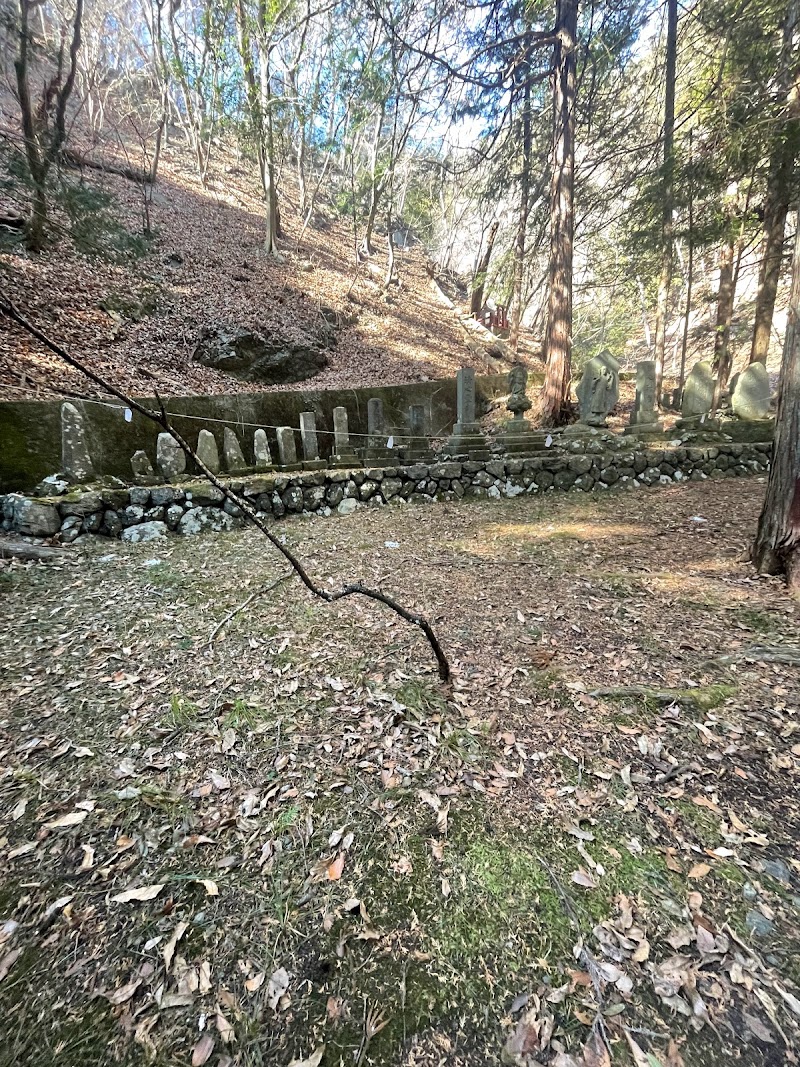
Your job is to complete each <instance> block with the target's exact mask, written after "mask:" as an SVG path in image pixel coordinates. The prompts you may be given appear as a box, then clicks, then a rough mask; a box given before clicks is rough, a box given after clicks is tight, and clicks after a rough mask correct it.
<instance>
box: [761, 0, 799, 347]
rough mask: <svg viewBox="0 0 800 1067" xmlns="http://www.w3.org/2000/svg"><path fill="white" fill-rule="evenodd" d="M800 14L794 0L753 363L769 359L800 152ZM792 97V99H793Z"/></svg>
mask: <svg viewBox="0 0 800 1067" xmlns="http://www.w3.org/2000/svg"><path fill="white" fill-rule="evenodd" d="M799 14H800V4H799V3H798V2H797V0H792V2H791V3H790V4H789V8H788V10H787V12H786V21H785V22H784V25H783V43H782V45H781V55H780V67H779V76H778V86H779V88H778V92H779V93H780V94H781V96H782V98H783V101H784V102H785V103H787V104H788V105H789V106H788V114H786V115H785V116H781V118H782V119H783V122H781V124H780V126H779V128H778V130H777V131H776V133H775V134H774V141H773V150H772V156H771V158H770V165H769V177H768V179H767V195H766V200H765V202H764V242H763V245H762V247H761V266H760V267H759V271H758V293H757V295H756V310H755V323H754V326H753V344H752V347H751V349H750V362H751V363H766V362H767V355H768V354H769V341H770V334H771V333H772V316H773V313H774V311H775V297H776V295H777V292H778V282H779V281H780V276H781V266H782V263H783V235H784V230H785V228H786V216H787V214H788V211H789V202H790V200H791V196H792V178H793V174H794V167H795V159H796V157H797V155H798V153H799V152H800V115H798V113H797V112H798V107H800V99H798V94H799V93H800V86H798V85H797V84H795V85H794V86H792V64H793V57H794V33H795V30H796V28H797V22H798V15H799ZM796 76H797V75H796V73H795V77H796ZM790 97H793V99H791V100H790Z"/></svg>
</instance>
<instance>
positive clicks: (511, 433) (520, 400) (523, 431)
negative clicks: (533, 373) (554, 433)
mask: <svg viewBox="0 0 800 1067" xmlns="http://www.w3.org/2000/svg"><path fill="white" fill-rule="evenodd" d="M527 388H528V370H527V368H526V367H524V366H523V365H522V364H521V363H515V364H514V366H513V367H512V368H511V371H510V373H509V375H508V400H507V401H506V407H507V408H508V410H509V411H510V412H511V414H512V415H513V416H514V417H513V418H512V420H511V422H510V423H509V425H508V428H507V429H506V431H505V432H504V433H503V434H502V435H501V436H500V444H501V446H502V449H503V451H504V452H508V453H511V454H512V455H514V454H515V455H520V454H524V453H526V452H540V451H541V450H542V449H543V448H545V447H546V446H545V440H546V436H545V434H543V433H540V432H537V431H535V430H534V429H533V427H532V426H531V424H530V423H529V422H528V420H527V419H526V418H525V412H526V411H528V410H530V408H531V407H533V405H532V403H531V401H530V400H529V399H528V395H527V392H526V390H527Z"/></svg>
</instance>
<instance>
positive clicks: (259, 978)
mask: <svg viewBox="0 0 800 1067" xmlns="http://www.w3.org/2000/svg"><path fill="white" fill-rule="evenodd" d="M266 977H267V975H266V972H265V971H259V973H258V974H254V975H253V977H252V978H248V979H247V981H246V982H245V983H244V987H245V989H246V990H247V992H248V993H255V991H256V990H257V989H260V988H261V987H262V985H263V984H264V979H265V978H266Z"/></svg>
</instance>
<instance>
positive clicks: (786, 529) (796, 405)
mask: <svg viewBox="0 0 800 1067" xmlns="http://www.w3.org/2000/svg"><path fill="white" fill-rule="evenodd" d="M752 557H753V563H754V564H755V567H756V569H757V570H758V571H759V573H761V574H783V575H785V577H786V583H787V585H788V587H789V591H790V593H791V594H792V596H795V597H800V225H798V227H797V233H796V234H795V240H794V257H793V260H792V285H791V292H790V295H789V312H788V319H787V323H786V336H785V339H784V343H783V362H782V364H781V380H780V387H779V390H778V411H777V417H776V420H775V440H774V442H773V450H772V467H771V468H770V472H769V480H768V482H767V495H766V498H765V500H764V507H763V509H762V511H761V517H760V518H759V520H758V532H757V534H756V539H755V543H754V545H753V553H752Z"/></svg>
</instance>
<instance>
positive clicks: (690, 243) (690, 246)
mask: <svg viewBox="0 0 800 1067" xmlns="http://www.w3.org/2000/svg"><path fill="white" fill-rule="evenodd" d="M691 161H692V131H691V130H689V162H690V163H691ZM693 192H694V190H693V187H692V182H691V178H690V179H689V232H688V234H687V236H686V245H687V263H686V317H685V318H684V320H683V339H682V341H681V369H680V371H679V372H678V395H679V396H681V395H682V394H683V383H684V382H685V380H686V350H687V348H688V346H689V319H690V318H691V314H692V283H693V281H694V196H693Z"/></svg>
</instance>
